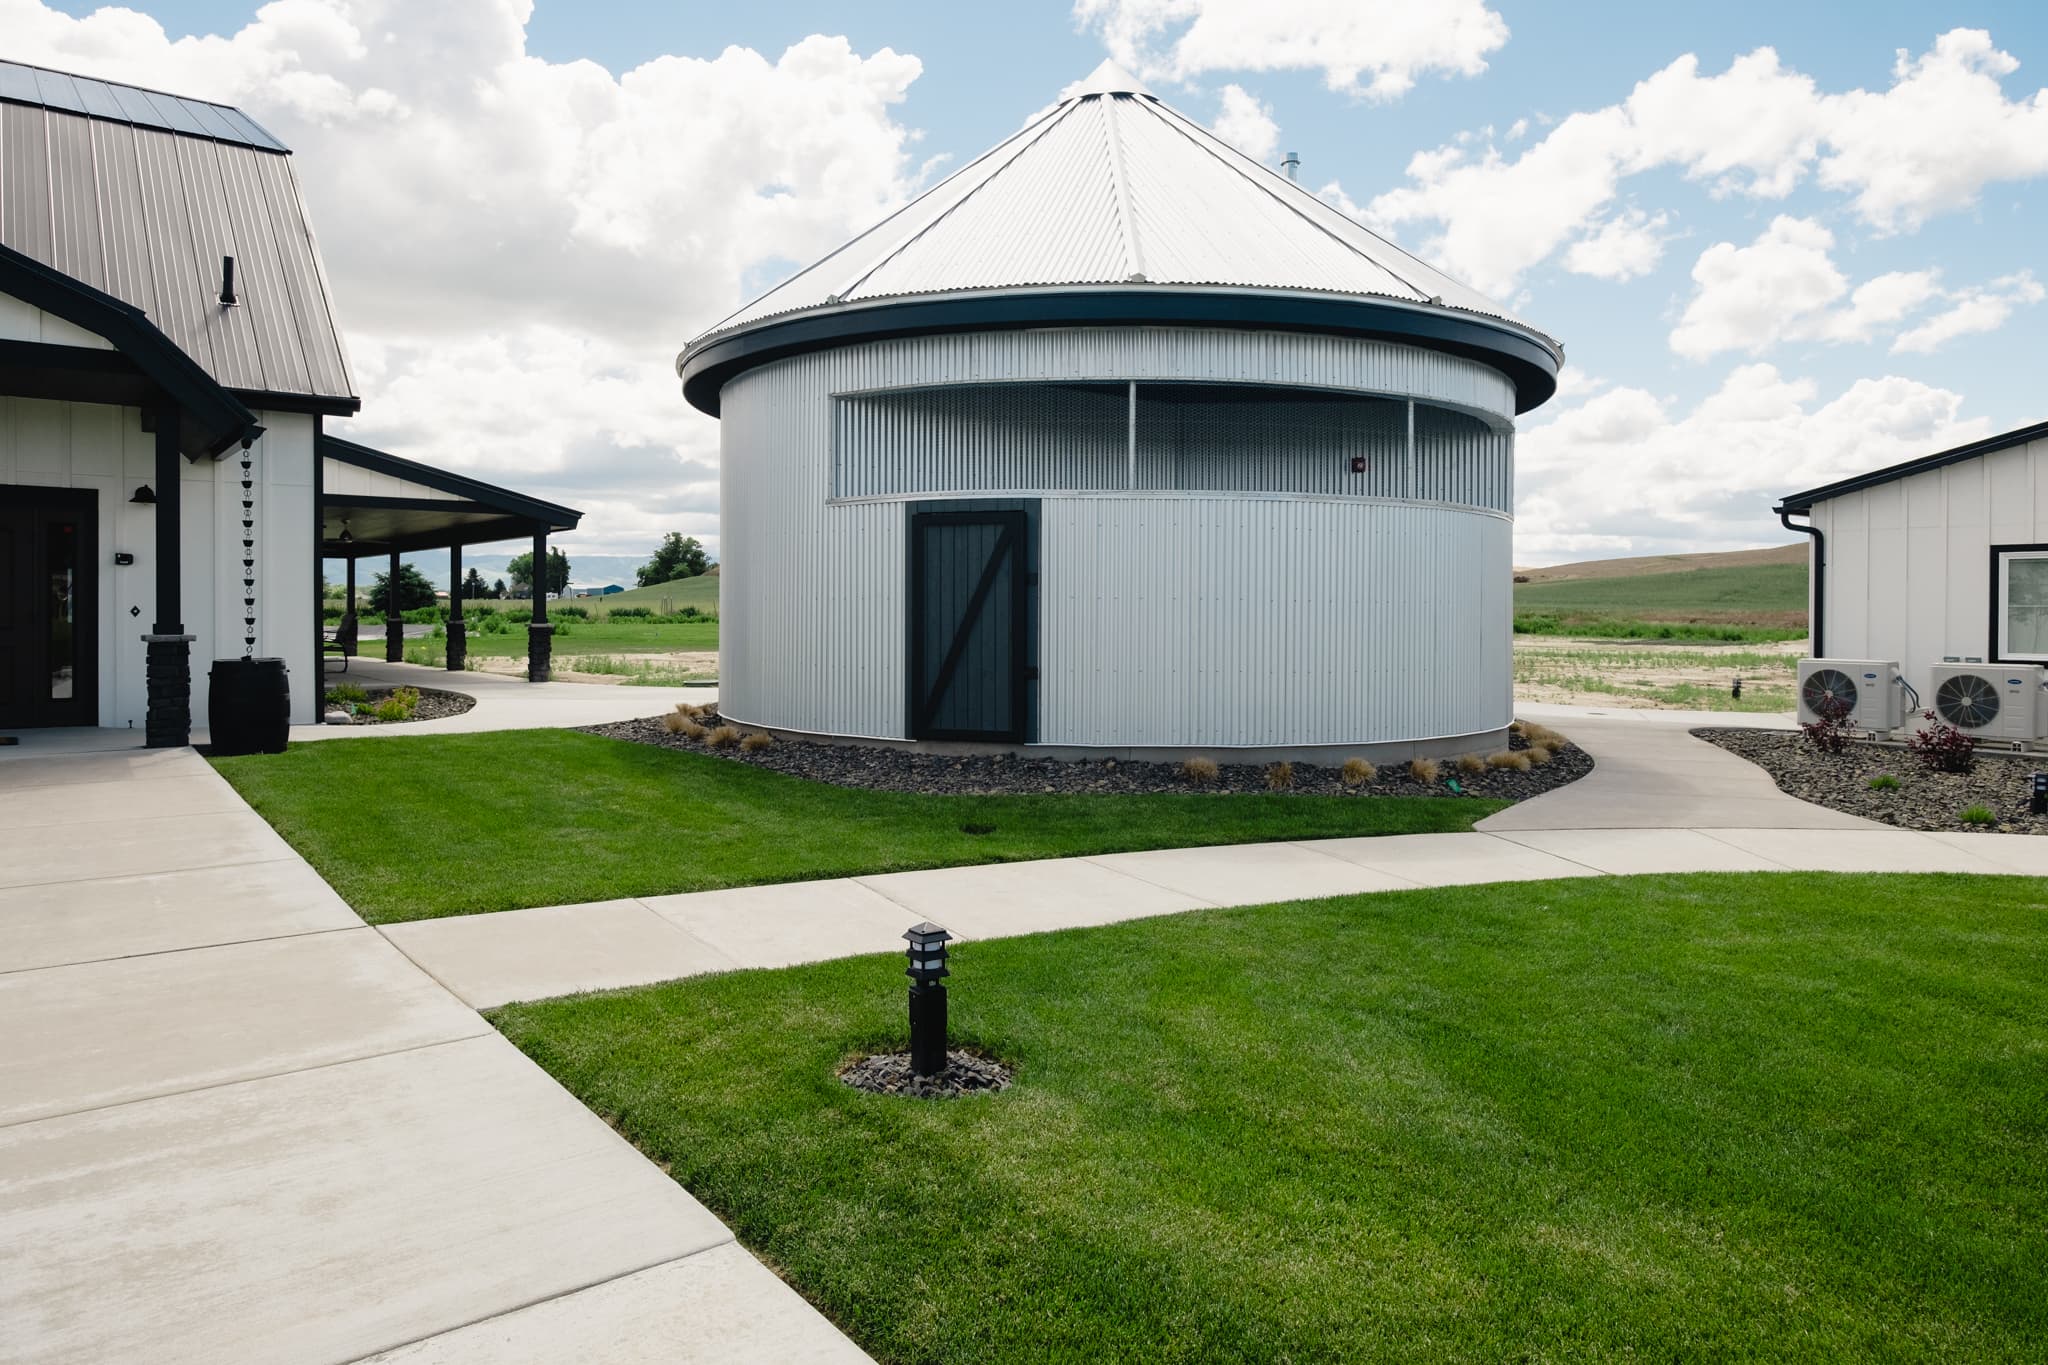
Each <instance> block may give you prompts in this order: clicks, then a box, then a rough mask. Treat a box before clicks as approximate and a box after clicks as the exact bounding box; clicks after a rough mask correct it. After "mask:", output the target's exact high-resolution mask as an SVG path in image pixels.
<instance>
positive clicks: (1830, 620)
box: [1812, 439, 2048, 698]
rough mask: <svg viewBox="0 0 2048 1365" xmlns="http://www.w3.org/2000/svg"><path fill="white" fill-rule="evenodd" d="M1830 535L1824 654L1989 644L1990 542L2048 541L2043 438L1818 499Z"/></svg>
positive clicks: (1931, 654)
mask: <svg viewBox="0 0 2048 1365" xmlns="http://www.w3.org/2000/svg"><path fill="white" fill-rule="evenodd" d="M1812 521H1813V524H1814V525H1815V526H1818V527H1819V528H1820V529H1821V532H1822V534H1823V535H1825V536H1826V538H1827V556H1828V565H1827V575H1826V578H1827V589H1826V590H1827V602H1826V631H1827V635H1826V639H1825V641H1824V642H1823V645H1824V648H1825V649H1826V651H1827V653H1828V654H1829V655H1831V656H1832V657H1835V658H1840V659H1896V660H1897V661H1898V663H1899V666H1900V668H1901V669H1902V671H1903V672H1904V673H1905V675H1906V680H1907V681H1908V682H1910V683H1912V684H1913V686H1914V687H1915V688H1917V689H1919V691H1920V694H1921V696H1922V697H1923V698H1926V697H1930V696H1931V695H1932V692H1931V690H1930V677H1929V672H1928V669H1929V666H1930V665H1933V664H1937V663H1939V662H1941V660H1942V659H1943V658H1945V657H1948V656H1956V657H1959V658H1977V659H1987V658H1989V657H1991V650H1992V648H1993V645H1992V641H1991V639H1990V638H1989V633H1990V623H1991V592H1992V585H1991V547H1992V546H1993V545H2040V544H2048V439H2044V440H2037V441H2031V442H2028V443H2027V444H2025V445H2021V446H2014V447H2012V448H2010V449H2006V450H1997V451H1992V452H1991V453H1989V454H1986V455H1980V456H1977V457H1975V458H1973V459H1967V460H1961V461H1958V462H1957V463H1955V464H1951V465H1945V466H1943V467H1941V468H1938V469H1930V470H1927V471H1925V472H1924V473H1920V474H1914V475H1911V476H1910V477H1907V478H1902V479H1895V480H1893V481H1892V482H1889V483H1881V484H1877V485H1875V486H1873V487H1870V488H1864V489H1859V490H1857V491H1856V492H1853V493H1845V494H1842V495H1841V496H1839V497H1835V498H1829V499H1827V500H1825V501H1822V502H1816V503H1815V504H1814V506H1813V512H1812Z"/></svg>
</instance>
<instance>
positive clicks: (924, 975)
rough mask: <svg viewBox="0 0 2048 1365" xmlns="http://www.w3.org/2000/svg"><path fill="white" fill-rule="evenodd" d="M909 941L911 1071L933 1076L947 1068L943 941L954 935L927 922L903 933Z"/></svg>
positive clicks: (944, 955) (907, 951)
mask: <svg viewBox="0 0 2048 1365" xmlns="http://www.w3.org/2000/svg"><path fill="white" fill-rule="evenodd" d="M903 937H904V938H906V939H908V940H910V947H909V948H908V949H906V950H905V952H906V953H907V955H908V956H909V958H910V967H909V969H908V971H907V973H906V974H907V975H908V976H909V977H910V1069H911V1070H912V1071H913V1072H915V1073H916V1074H917V1075H920V1076H936V1075H938V1074H939V1073H940V1072H941V1071H944V1070H945V1069H946V987H945V986H944V984H942V983H943V980H944V978H945V977H946V976H947V975H948V973H947V971H946V942H947V940H949V939H951V938H952V937H953V936H952V935H951V934H949V933H947V932H946V931H945V930H944V929H941V928H940V927H939V926H938V925H936V924H933V923H932V922H931V921H929V920H927V921H925V922H924V923H923V924H918V925H913V926H912V927H911V928H909V929H906V930H904V931H903Z"/></svg>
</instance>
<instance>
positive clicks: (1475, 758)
mask: <svg viewBox="0 0 2048 1365" xmlns="http://www.w3.org/2000/svg"><path fill="white" fill-rule="evenodd" d="M1486 762H1487V761H1486V760H1485V759H1483V758H1481V757H1480V756H1479V755H1478V754H1459V755H1458V771H1459V772H1461V773H1483V772H1485V771H1486Z"/></svg>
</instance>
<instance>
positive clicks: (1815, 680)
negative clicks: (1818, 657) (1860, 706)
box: [1799, 668, 1856, 716]
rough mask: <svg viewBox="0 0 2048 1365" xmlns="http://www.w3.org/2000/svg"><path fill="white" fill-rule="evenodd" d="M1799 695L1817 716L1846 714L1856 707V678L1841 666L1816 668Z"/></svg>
mask: <svg viewBox="0 0 2048 1365" xmlns="http://www.w3.org/2000/svg"><path fill="white" fill-rule="evenodd" d="M1799 696H1800V699H1801V700H1802V701H1804V702H1805V703H1806V709H1807V710H1808V711H1811V712H1812V713H1813V714H1814V715H1816V716H1846V715H1848V714H1849V713H1850V712H1852V711H1854V710H1855V709H1856V680H1855V679H1854V678H1852V677H1850V676H1849V675H1848V674H1847V673H1844V672H1843V671H1842V670H1841V669H1839V668H1816V669H1815V670H1813V672H1811V673H1809V674H1807V675H1806V682H1805V684H1804V685H1803V686H1801V688H1800V689H1799Z"/></svg>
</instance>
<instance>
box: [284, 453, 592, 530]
mask: <svg viewBox="0 0 2048 1365" xmlns="http://www.w3.org/2000/svg"><path fill="white" fill-rule="evenodd" d="M320 456H321V464H322V471H323V476H324V477H323V487H322V490H321V494H320V553H321V555H322V557H324V558H330V559H350V558H354V559H361V558H365V557H367V556H370V555H381V554H390V553H392V552H393V551H397V552H400V553H404V552H408V551H413V550H433V549H446V548H448V547H450V546H455V545H480V544H484V543H487V542H489V541H494V540H515V539H525V538H529V537H531V536H533V535H535V534H536V533H544V532H553V531H573V530H574V529H576V526H577V523H578V522H580V521H581V520H582V518H583V514H582V513H581V512H578V511H576V510H575V509H573V508H569V507H562V506H558V505H557V504H555V503H551V502H543V501H541V500H540V499H538V498H531V497H528V496H526V495H525V494H523V493H516V492H514V491H513V490H511V489H509V488H500V487H498V486H497V485H495V484H488V483H484V482H482V481H481V480H478V479H471V478H468V477H466V476H464V475H460V474H454V473H450V472H449V471H447V470H445V469H436V468H434V467H433V466H432V465H425V464H421V463H419V462H418V461H416V460H407V459H402V458H400V457H399V456H396V455H389V454H386V453H385V452H384V451H381V450H373V449H372V448H370V447H369V446H364V445H358V444H356V443H355V442H353V441H344V440H342V439H341V438H340V437H337V436H326V435H323V436H321V438H320ZM344 533H346V535H347V536H348V539H347V540H343V539H342V537H343V535H344Z"/></svg>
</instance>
